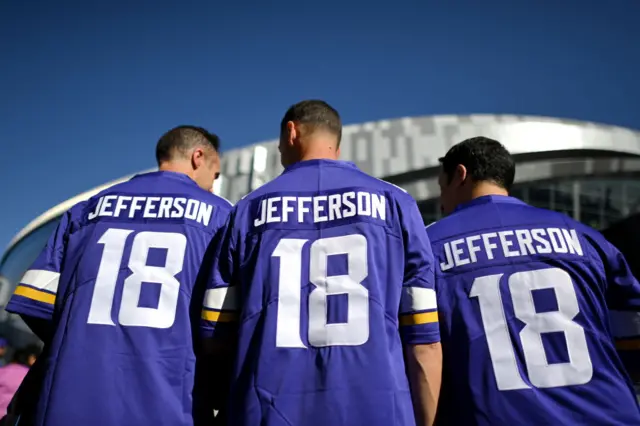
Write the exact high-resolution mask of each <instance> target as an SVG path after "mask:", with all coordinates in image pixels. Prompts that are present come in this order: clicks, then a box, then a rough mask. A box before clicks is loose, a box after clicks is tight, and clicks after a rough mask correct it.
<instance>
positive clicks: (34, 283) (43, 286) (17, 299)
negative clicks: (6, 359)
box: [6, 212, 71, 343]
mask: <svg viewBox="0 0 640 426" xmlns="http://www.w3.org/2000/svg"><path fill="white" fill-rule="evenodd" d="M70 216H71V213H70V212H67V213H65V214H64V215H63V216H62V219H61V221H60V223H59V224H58V227H57V228H56V230H55V231H54V232H53V233H52V234H51V236H50V237H49V240H48V241H47V244H46V246H45V247H44V249H43V250H42V251H41V252H40V254H39V255H38V257H37V258H36V260H35V261H34V262H33V264H32V265H31V268H30V269H29V270H28V271H27V272H26V273H25V274H24V276H23V277H22V279H21V280H20V282H19V283H18V286H17V287H16V289H15V291H14V293H13V296H11V299H10V300H9V303H8V304H7V307H6V310H7V312H11V313H15V314H19V315H20V317H21V318H22V319H23V320H24V321H25V323H26V324H27V325H28V326H29V328H31V331H33V332H34V334H35V335H36V336H38V337H39V338H40V340H42V341H43V342H45V343H47V342H48V341H49V339H50V337H51V333H52V330H51V319H52V317H53V310H54V304H55V301H56V295H57V293H58V283H59V281H60V273H61V269H62V263H63V259H64V256H65V251H66V245H67V237H68V230H69V227H70V223H71V220H70Z"/></svg>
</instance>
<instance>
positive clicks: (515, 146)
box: [0, 115, 640, 346]
mask: <svg viewBox="0 0 640 426" xmlns="http://www.w3.org/2000/svg"><path fill="white" fill-rule="evenodd" d="M479 135H482V136H487V137H490V138H494V139H497V140H499V141H501V142H502V143H503V144H504V145H505V146H506V147H507V149H509V150H510V151H511V152H512V153H513V154H514V156H515V158H516V161H517V163H518V169H517V174H516V185H515V188H514V190H513V195H514V196H516V197H519V198H521V199H523V200H524V201H526V202H528V203H530V204H532V205H535V206H539V207H544V208H549V209H552V210H558V211H561V212H564V213H566V214H568V215H569V216H572V217H573V218H575V219H577V220H579V221H582V222H584V223H586V224H588V225H591V226H593V227H594V228H597V229H605V228H607V227H609V226H610V225H612V224H614V223H616V222H619V221H621V220H622V219H625V218H627V217H629V216H631V215H633V214H634V213H636V212H639V211H640V180H639V179H638V176H639V175H640V132H637V131H633V130H630V129H625V128H621V127H615V126H606V125H601V124H595V123H589V122H580V121H568V120H559V119H554V118H543V117H529V116H513V115H466V116H456V115H441V116H426V117H414V118H402V119H397V120H382V121H377V122H370V123H364V124H355V125H350V126H345V128H344V130H343V141H342V149H341V151H342V153H341V158H342V159H343V160H348V161H353V162H354V163H356V164H357V165H358V166H359V167H360V168H361V169H362V170H363V171H365V172H367V173H369V174H371V175H373V176H376V177H378V178H381V179H384V180H387V181H389V182H391V183H394V184H396V185H398V186H401V187H403V188H405V189H406V190H407V191H408V192H409V193H410V194H411V195H413V197H414V198H415V199H416V200H418V202H419V205H420V209H421V211H422V215H423V218H424V221H425V223H426V224H428V223H431V222H432V221H434V220H436V219H438V218H439V215H440V211H439V205H438V200H437V197H438V193H439V190H438V184H437V174H438V166H439V164H438V158H439V157H441V156H443V155H444V154H445V153H446V151H447V150H448V149H449V148H450V147H451V146H452V145H454V144H455V143H457V142H460V141H462V140H463V139H466V138H470V137H473V136H479ZM281 171H282V167H281V166H280V158H279V153H278V143H277V141H268V142H264V143H258V144H255V145H251V146H248V147H244V148H240V149H235V150H231V151H227V152H225V153H224V158H223V168H222V175H221V177H220V179H218V180H217V181H216V184H215V185H214V192H215V193H217V194H220V195H222V196H223V197H225V198H227V199H228V200H230V201H232V202H235V201H237V200H239V199H240V198H241V197H242V196H244V195H245V194H246V193H248V192H250V191H252V190H254V189H256V188H258V187H259V186H260V185H262V184H264V183H265V182H268V181H269V180H271V179H273V178H274V177H276V176H277V175H278V174H279V173H280V172H281ZM127 178H129V176H127V177H125V178H123V179H120V180H117V181H113V182H110V183H108V184H105V185H103V186H100V187H98V188H95V189H93V190H91V191H88V192H85V193H82V194H80V195H77V196H76V197H73V198H71V199H69V200H67V201H65V202H64V203H61V204H59V205H58V206H55V207H53V208H52V209H50V210H49V211H47V212H45V213H44V214H42V215H41V216H40V217H38V218H36V219H35V220H34V221H33V222H31V223H30V224H28V225H27V226H26V227H25V228H24V229H23V230H22V231H20V232H19V233H18V235H16V237H15V238H14V239H13V240H12V241H11V243H10V244H9V246H8V247H7V249H6V251H5V253H4V255H3V257H2V260H1V261H0V306H5V305H6V303H7V301H8V299H9V297H10V296H11V294H12V293H13V290H14V288H15V286H16V284H17V282H18V280H19V279H20V278H21V276H22V274H23V273H24V272H25V271H26V269H27V268H28V267H29V265H30V264H31V262H32V261H33V260H34V259H35V257H36V256H37V254H38V253H39V251H40V250H41V249H42V247H43V246H44V245H45V243H46V240H47V238H48V237H49V234H50V233H51V232H52V231H53V230H54V229H55V226H56V225H57V223H58V221H59V220H60V217H61V215H62V214H63V213H64V212H65V211H66V210H67V209H69V208H70V207H71V206H72V205H74V204H75V203H77V202H79V201H82V200H84V199H87V198H89V197H91V196H92V195H94V194H96V193H98V192H99V191H101V190H103V189H105V188H107V187H108V186H110V185H113V184H115V183H118V182H121V181H123V180H125V179H127ZM623 223H624V222H623ZM618 229H619V228H618ZM618 232H619V231H618ZM0 315H1V316H0V334H3V335H5V336H6V337H8V338H9V340H10V343H11V344H13V345H15V346H19V345H22V344H25V343H27V342H28V341H31V340H33V339H34V337H33V336H32V335H31V334H30V332H29V330H28V329H27V327H26V326H25V325H24V324H23V323H22V321H21V320H20V319H19V318H17V317H16V316H14V315H9V314H7V313H6V312H5V311H4V310H2V311H0Z"/></svg>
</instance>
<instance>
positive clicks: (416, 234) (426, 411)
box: [399, 200, 442, 426]
mask: <svg viewBox="0 0 640 426" xmlns="http://www.w3.org/2000/svg"><path fill="white" fill-rule="evenodd" d="M411 201H412V202H411V205H410V206H406V207H405V208H401V209H399V211H400V215H401V223H402V230H403V240H404V251H405V270H404V283H403V287H402V295H401V298H400V336H401V338H402V341H403V344H404V347H405V350H404V351H405V359H406V364H407V374H408V376H409V377H408V378H409V384H410V386H411V396H412V400H413V406H414V412H415V416H416V424H417V425H418V426H426V425H432V424H433V422H434V419H435V415H436V409H437V406H438V398H439V396H440V383H441V379H442V348H441V346H440V328H439V324H438V312H437V302H436V292H435V274H434V259H433V251H432V250H431V244H430V243H429V238H428V236H427V231H426V229H425V227H424V224H423V223H422V217H421V216H420V212H419V210H418V206H417V205H416V203H415V201H413V200H411ZM407 207H408V208H407Z"/></svg>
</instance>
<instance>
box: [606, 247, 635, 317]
mask: <svg viewBox="0 0 640 426" xmlns="http://www.w3.org/2000/svg"><path fill="white" fill-rule="evenodd" d="M601 244H603V245H604V247H603V249H604V253H605V259H604V261H605V270H606V276H607V304H608V306H609V308H610V309H614V310H620V311H640V283H638V280H636V278H635V277H634V276H633V273H632V272H631V269H629V265H628V264H627V261H626V260H625V258H624V256H623V255H622V253H620V251H618V249H617V248H615V247H614V246H613V245H612V244H611V243H609V242H608V241H603V242H602V243H601Z"/></svg>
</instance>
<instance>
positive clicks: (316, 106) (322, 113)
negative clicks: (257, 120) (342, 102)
mask: <svg viewBox="0 0 640 426" xmlns="http://www.w3.org/2000/svg"><path fill="white" fill-rule="evenodd" d="M341 139H342V121H341V119H340V114H338V111H336V109H335V108H333V107H332V106H331V105H329V104H328V103H327V102H325V101H321V100H316V99H311V100H306V101H302V102H298V103H297V104H295V105H292V106H291V107H289V109H288V110H287V112H286V113H285V114H284V117H283V118H282V121H281V122H280V146H279V148H280V154H281V160H282V164H283V166H285V167H287V166H289V165H291V164H293V163H296V162H298V161H303V160H310V159H318V158H331V159H336V158H337V157H338V155H339V152H340V141H341Z"/></svg>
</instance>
